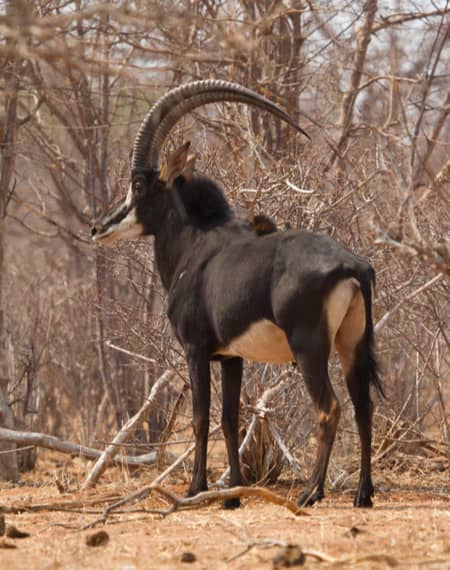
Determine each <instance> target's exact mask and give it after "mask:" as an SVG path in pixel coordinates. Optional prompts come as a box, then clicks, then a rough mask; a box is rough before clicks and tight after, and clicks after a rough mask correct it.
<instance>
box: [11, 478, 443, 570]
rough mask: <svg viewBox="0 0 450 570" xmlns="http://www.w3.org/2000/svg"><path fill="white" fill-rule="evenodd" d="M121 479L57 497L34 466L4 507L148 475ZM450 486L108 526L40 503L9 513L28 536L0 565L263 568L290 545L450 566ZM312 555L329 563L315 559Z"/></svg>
mask: <svg viewBox="0 0 450 570" xmlns="http://www.w3.org/2000/svg"><path fill="white" fill-rule="evenodd" d="M119 479H121V477H120V476H118V477H112V476H110V475H109V476H107V477H105V478H104V482H103V483H102V484H101V485H99V486H98V487H97V489H96V490H95V491H93V492H90V493H89V494H88V495H86V494H84V495H83V494H81V493H80V492H73V493H63V494H60V492H59V491H58V489H57V488H56V486H55V484H54V483H52V476H51V474H50V472H49V471H48V470H47V471H46V472H44V473H42V472H41V473H39V472H37V473H34V474H33V475H28V476H25V482H26V484H25V485H24V486H22V487H15V488H11V487H8V486H6V485H4V486H3V487H2V488H1V489H0V494H1V495H0V496H1V498H0V506H2V507H12V506H18V505H22V506H27V505H28V506H29V505H37V504H44V503H45V504H47V505H48V504H56V503H58V504H61V503H62V502H64V503H67V504H68V505H71V506H72V507H74V506H76V504H77V502H80V501H83V500H84V501H86V499H87V498H95V497H106V496H111V495H115V496H122V495H125V494H127V493H130V492H132V491H134V490H136V489H139V488H140V487H142V486H144V485H145V484H148V482H149V481H151V478H149V479H148V478H147V476H142V477H140V478H139V479H138V480H128V481H124V479H123V478H122V481H121V482H118V480H119ZM38 481H39V486H38V485H37V482H38ZM400 483H401V482H400ZM427 485H428V486H427ZM168 488H170V489H172V490H173V491H175V492H176V493H179V494H182V493H184V492H185V491H186V485H173V484H172V485H168ZM448 490H449V487H448V473H445V474H442V478H441V480H440V481H436V480H433V482H432V485H429V482H427V481H424V480H421V481H419V480H416V481H414V482H413V484H412V481H411V479H409V480H408V483H407V484H404V485H403V486H402V485H401V484H400V486H398V487H396V488H391V489H389V490H387V489H384V492H378V494H377V496H376V502H375V506H374V508H373V509H371V510H361V509H354V508H353V507H352V506H351V500H352V496H351V494H349V493H342V492H341V493H332V494H329V495H328V496H327V498H326V499H325V500H324V501H323V502H322V503H321V504H319V505H317V506H316V507H314V508H312V509H309V511H308V512H309V516H298V517H296V516H294V515H293V514H292V513H291V512H289V511H288V510H287V509H285V508H284V507H281V506H275V505H272V504H269V503H266V502H264V501H263V500H261V499H259V498H249V499H244V506H243V507H242V508H241V509H238V510H235V511H226V510H223V509H221V507H220V505H218V504H215V505H211V506H207V507H202V508H200V509H198V510H195V511H181V512H176V513H173V514H171V515H169V516H167V517H166V518H164V519H162V518H161V517H159V516H158V515H154V514H149V513H143V512H135V513H128V514H121V515H116V516H114V517H112V518H111V521H109V522H107V524H106V525H104V526H103V525H101V526H97V527H96V528H95V529H90V530H79V528H80V527H82V526H83V525H85V524H86V523H88V522H90V521H93V520H94V518H96V517H98V514H97V515H96V514H90V513H89V512H87V511H89V510H93V509H97V512H100V510H101V505H99V506H97V507H84V508H83V507H82V508H81V509H80V511H81V512H64V511H51V510H48V509H45V510H43V511H41V512H22V513H20V514H11V513H6V514H5V520H6V523H7V525H14V526H15V527H17V528H18V529H19V530H21V531H26V532H28V533H30V536H29V537H28V538H24V539H19V538H9V537H8V538H5V537H3V538H1V539H0V541H1V546H2V548H0V569H1V570H22V569H27V570H30V569H39V570H41V569H42V570H57V569H64V570H72V569H91V568H93V569H95V570H135V569H136V570H144V569H160V568H161V569H163V568H164V569H171V568H174V569H180V568H192V569H195V570H197V569H211V570H215V569H218V570H220V569H227V570H238V569H244V568H245V569H246V570H247V569H253V568H255V569H258V568H261V569H264V568H272V567H274V566H273V560H274V558H275V557H276V556H277V555H278V554H280V553H283V548H282V545H283V544H287V543H289V544H295V545H298V546H299V547H300V548H301V549H303V551H304V552H306V554H307V556H306V562H305V564H304V567H306V568H331V567H332V568H334V567H339V568H361V569H364V568H377V569H378V568H389V567H398V568H408V569H414V568H422V567H425V568H432V569H435V568H436V569H438V568H439V569H440V568H445V569H450V496H449V493H448ZM274 491H275V492H276V493H277V494H279V495H282V496H284V497H289V498H291V499H293V500H295V497H296V496H297V494H298V493H299V491H300V489H298V488H296V487H295V486H285V487H283V486H282V485H280V486H278V487H277V489H274ZM166 506H167V503H164V501H162V500H161V499H160V498H157V497H150V498H148V499H147V500H146V501H145V502H143V503H140V504H139V505H136V507H135V508H142V507H145V508H147V509H152V508H159V509H161V508H165V507H166ZM102 529H103V530H105V531H106V532H107V533H108V537H109V540H108V541H107V542H106V544H103V545H100V546H96V547H93V546H88V545H87V543H86V540H87V538H88V537H90V536H91V535H92V534H93V533H95V532H98V531H99V530H102ZM265 541H266V542H267V541H268V542H269V544H265ZM274 543H275V545H274ZM280 545H281V546H280ZM7 546H13V547H15V548H7ZM264 546H265V548H264ZM314 552H315V553H316V554H318V555H319V557H322V558H325V559H326V560H327V561H325V560H323V559H322V560H319V559H318V558H317V557H314V556H311V555H310V554H314ZM184 553H192V554H193V555H194V557H195V560H194V561H192V562H183V555H184V557H186V556H188V555H186V554H184ZM308 553H310V554H308ZM280 567H281V566H280Z"/></svg>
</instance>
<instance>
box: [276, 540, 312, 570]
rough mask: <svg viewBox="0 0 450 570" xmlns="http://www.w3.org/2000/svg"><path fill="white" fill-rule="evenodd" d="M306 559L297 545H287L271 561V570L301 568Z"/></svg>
mask: <svg viewBox="0 0 450 570" xmlns="http://www.w3.org/2000/svg"><path fill="white" fill-rule="evenodd" d="M305 561H306V557H305V555H304V554H303V552H302V549H301V548H300V546H298V545H297V544H288V545H286V546H285V547H283V549H282V550H281V551H280V552H279V553H278V554H277V555H276V556H275V558H274V559H273V568H274V569H278V568H292V567H294V566H303V564H304V563H305Z"/></svg>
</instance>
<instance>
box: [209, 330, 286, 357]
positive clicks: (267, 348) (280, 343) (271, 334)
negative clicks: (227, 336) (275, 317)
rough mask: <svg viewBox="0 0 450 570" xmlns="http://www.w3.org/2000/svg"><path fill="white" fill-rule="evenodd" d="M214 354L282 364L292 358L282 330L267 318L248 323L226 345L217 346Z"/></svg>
mask: <svg viewBox="0 0 450 570" xmlns="http://www.w3.org/2000/svg"><path fill="white" fill-rule="evenodd" d="M216 354H220V355H221V356H240V357H241V358H245V359H247V360H254V361H255V362H273V363H274V364H283V363H285V362H292V361H293V360H294V356H293V354H292V351H291V349H290V346H289V344H288V341H287V338H286V335H285V333H284V331H283V330H282V329H280V327H277V325H275V324H274V323H272V321H269V320H267V319H263V320H261V321H257V322H256V323H253V324H252V325H250V327H249V328H248V329H247V330H246V331H245V332H244V333H242V334H241V335H240V336H238V337H237V338H235V339H233V340H232V341H231V342H230V344H229V345H228V346H224V347H221V348H219V349H218V350H217V351H216Z"/></svg>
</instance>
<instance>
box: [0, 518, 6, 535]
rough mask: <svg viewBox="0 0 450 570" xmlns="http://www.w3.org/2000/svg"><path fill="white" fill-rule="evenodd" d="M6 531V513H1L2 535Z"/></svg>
mask: <svg viewBox="0 0 450 570" xmlns="http://www.w3.org/2000/svg"><path fill="white" fill-rule="evenodd" d="M5 532H6V523H5V515H0V536H3V535H4V534H5Z"/></svg>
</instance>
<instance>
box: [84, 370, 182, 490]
mask: <svg viewBox="0 0 450 570" xmlns="http://www.w3.org/2000/svg"><path fill="white" fill-rule="evenodd" d="M174 375H175V374H174V372H172V371H171V370H166V371H165V372H164V374H163V375H162V376H161V377H160V378H159V379H158V380H157V381H156V382H155V383H154V384H153V387H152V389H151V390H150V394H149V395H148V397H147V399H146V400H145V402H144V404H143V406H142V407H141V409H140V410H139V411H138V412H137V413H136V414H135V415H134V416H133V417H132V418H130V419H129V420H128V421H127V422H126V423H125V424H124V426H123V427H122V429H121V430H120V431H119V433H118V434H117V435H116V437H115V438H114V440H113V442H112V444H111V445H108V447H107V448H106V449H105V451H104V452H103V453H102V455H101V456H100V457H99V459H98V460H97V462H96V463H95V465H94V467H93V468H92V469H91V471H90V472H89V473H88V476H87V477H86V480H85V482H84V483H83V486H82V489H89V488H90V487H93V486H94V485H95V484H96V482H97V481H98V479H99V478H100V476H101V475H102V473H103V472H104V471H105V469H106V468H107V467H108V465H110V464H111V463H112V460H113V458H114V457H115V456H116V455H117V453H118V452H119V449H120V444H121V443H123V442H125V441H127V439H128V438H129V437H130V436H131V434H132V433H133V431H134V430H135V429H136V427H137V426H139V425H140V424H141V423H142V422H143V421H144V419H145V417H146V416H147V415H148V414H149V412H150V410H151V408H152V407H153V406H154V405H155V401H156V399H157V397H158V394H159V392H160V390H161V389H162V388H163V387H164V386H165V385H166V384H167V383H168V382H169V381H170V380H172V378H173V377H174Z"/></svg>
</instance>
